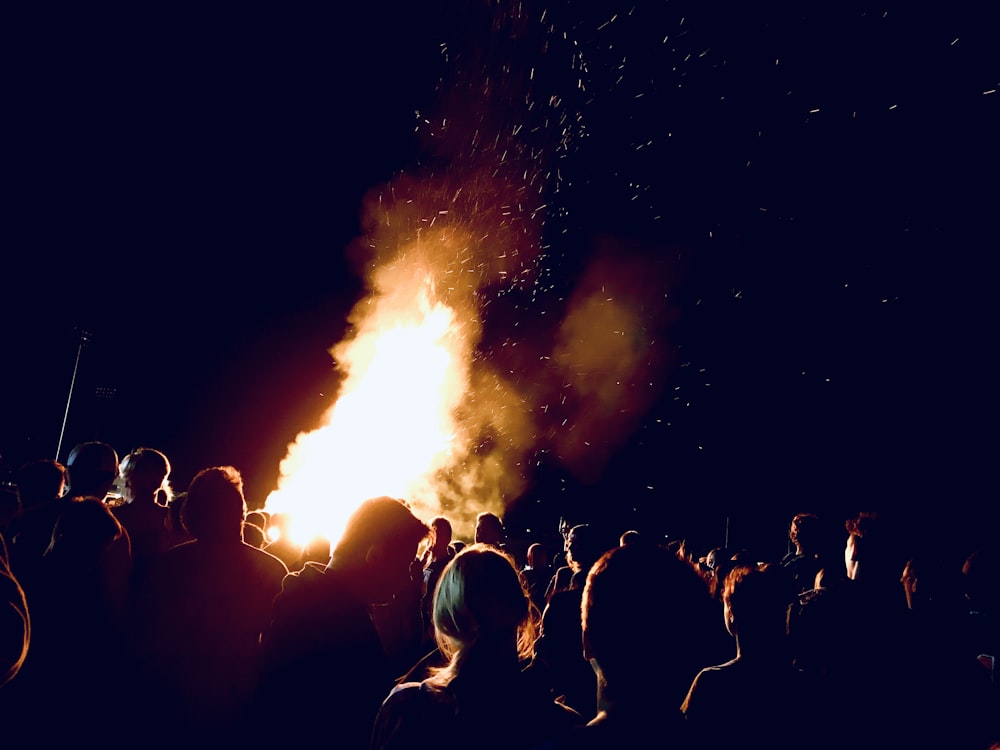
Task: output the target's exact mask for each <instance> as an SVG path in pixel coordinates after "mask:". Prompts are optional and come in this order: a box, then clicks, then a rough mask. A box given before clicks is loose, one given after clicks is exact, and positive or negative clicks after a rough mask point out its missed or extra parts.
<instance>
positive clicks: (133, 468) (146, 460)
mask: <svg viewBox="0 0 1000 750" xmlns="http://www.w3.org/2000/svg"><path fill="white" fill-rule="evenodd" d="M119 471H120V473H121V476H122V478H123V479H125V480H131V482H132V483H133V484H138V485H139V486H140V488H141V492H142V493H143V495H144V497H143V498H142V499H143V501H145V500H146V499H147V498H146V497H145V494H146V493H147V492H148V493H149V494H150V495H153V494H160V493H162V498H157V501H158V502H160V503H161V504H162V505H164V506H165V505H167V504H169V502H170V498H171V497H172V495H173V491H172V490H171V487H170V482H169V477H170V460H169V459H168V458H167V457H166V455H165V454H164V453H163V452H162V451H158V450H156V449H155V448H136V449H135V450H134V451H132V452H131V453H129V454H128V455H127V456H125V458H123V459H122V460H121V464H120V466H119Z"/></svg>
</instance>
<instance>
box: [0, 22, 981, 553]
mask: <svg viewBox="0 0 1000 750" xmlns="http://www.w3.org/2000/svg"><path fill="white" fill-rule="evenodd" d="M488 5H489V4H487V3H483V4H481V5H479V4H475V3H463V4H457V3H439V4H434V3H410V4H399V7H396V6H395V5H393V4H390V5H387V6H375V5H370V6H369V7H367V8H365V9H358V8H354V9H350V10H338V11H336V12H332V11H323V12H319V11H316V10H302V9H299V10H296V9H281V10H278V9H270V10H257V11H254V10H252V9H246V8H244V9H239V10H233V11H231V12H223V11H221V10H205V9H202V10H198V11H195V10H190V11H183V12H182V11H179V10H165V9H164V10H161V11H157V12H153V11H150V10H148V9H147V10H138V9H131V10H129V11H121V10H116V11H114V12H112V11H99V10H94V9H86V10H83V9H76V10H63V11H61V12H60V13H55V12H47V11H22V12H21V13H22V14H21V15H16V14H15V12H12V11H9V10H8V11H5V16H6V20H5V23H4V27H5V29H6V31H5V37H6V40H5V47H6V48H7V49H8V52H7V55H6V57H7V64H6V65H5V68H6V70H5V74H4V78H5V86H4V91H5V94H4V99H5V102H4V111H5V113H6V117H5V118H4V119H5V130H6V135H5V136H4V145H5V148H4V169H3V171H4V182H5V185H6V191H5V194H6V199H5V201H4V203H5V206H4V234H3V244H4V251H3V307H2V313H3V318H2V324H3V328H2V330H3V334H2V344H3V353H4V355H5V357H4V381H3V389H2V392H3V395H2V402H0V409H2V412H0V415H2V425H0V454H2V465H3V467H4V470H5V472H7V473H9V471H10V470H11V469H12V468H13V467H15V466H16V465H18V464H19V463H20V462H22V461H24V460H26V459H28V458H34V457H39V456H44V457H53V456H55V452H56V448H57V445H59V444H60V436H61V435H62V442H61V451H60V455H59V458H60V459H65V456H66V454H67V452H68V450H69V448H71V447H72V445H73V444H74V443H75V442H78V441H80V440H83V439H94V438H97V439H103V440H107V441H109V442H111V443H112V444H113V445H115V447H116V448H117V449H118V450H119V452H120V453H122V454H124V453H126V452H128V451H129V450H130V449H132V448H133V447H136V446H138V445H151V446H154V447H158V448H160V449H162V450H164V451H165V452H166V453H167V455H168V456H169V457H170V458H171V460H172V462H173V463H174V474H173V478H174V484H175V486H178V487H181V488H183V486H185V485H186V483H187V481H189V479H190V477H191V476H193V474H194V473H195V472H196V471H197V470H198V469H200V468H203V467H204V466H208V465H215V464H220V463H232V464H234V465H236V466H238V467H239V468H240V469H241V470H242V471H243V473H244V476H245V478H246V480H247V486H248V496H249V499H250V500H251V501H252V502H253V501H256V502H260V501H262V500H263V498H264V497H265V496H266V495H267V493H268V492H269V491H270V489H272V488H273V486H274V481H275V478H276V476H277V465H278V462H279V461H280V459H281V458H282V457H283V455H284V451H285V447H286V446H287V444H288V443H289V442H290V441H291V440H292V439H293V438H294V436H295V435H296V434H297V433H298V432H300V431H302V430H304V429H310V428H312V427H313V426H314V423H315V420H316V419H318V417H319V415H320V414H321V413H322V411H323V410H324V409H325V407H326V406H328V405H329V404H330V403H332V400H333V399H334V398H335V395H336V389H337V376H336V372H335V371H334V369H333V367H332V366H331V359H330V355H329V354H328V351H327V350H328V349H329V348H330V346H331V345H333V344H334V343H335V342H337V341H338V340H340V338H341V336H342V335H343V333H344V330H345V325H346V324H345V316H346V315H347V313H348V311H349V310H350V309H351V307H352V306H353V304H354V302H355V301H356V300H357V299H358V295H359V294H360V293H361V291H362V283H361V279H360V278H359V277H358V274H357V272H356V269H355V268H354V267H353V266H352V265H351V264H350V263H349V262H348V260H347V257H346V255H345V252H344V251H345V248H346V247H347V246H348V245H349V244H350V243H351V242H352V241H353V240H354V239H355V238H356V236H357V235H358V232H359V212H360V206H361V202H362V199H363V196H364V195H365V194H366V193H367V192H368V191H369V190H370V189H371V188H373V187H374V186H377V185H379V184H381V183H384V182H385V181H387V180H389V179H391V178H392V177H393V175H394V174H396V173H397V172H398V171H400V170H404V169H411V168H412V167H413V166H414V165H417V164H419V163H420V162H421V160H422V159H423V158H424V156H423V153H422V151H421V148H422V141H421V139H420V137H419V135H420V128H419V118H417V117H416V116H415V113H416V112H418V111H422V110H424V109H426V108H427V107H432V106H435V104H436V103H437V104H438V106H440V105H439V102H440V99H439V98H438V97H439V94H440V92H441V90H442V88H443V87H446V83H444V84H443V83H442V81H444V82H446V81H447V80H448V79H449V76H451V75H452V74H453V72H454V70H455V69H456V68H458V67H460V66H461V65H462V64H463V61H466V60H468V59H470V56H469V55H463V51H465V50H476V51H477V52H480V53H482V54H483V56H484V57H485V58H487V59H490V58H492V60H493V64H494V65H499V66H501V67H502V66H503V65H504V64H507V65H509V66H510V67H511V68H513V69H515V70H516V68H517V66H518V64H519V61H518V58H517V55H518V54H520V51H521V50H522V49H523V46H522V45H523V40H524V39H525V38H527V39H529V41H530V40H532V39H534V40H536V41H538V42H539V43H538V44H537V45H536V46H534V47H532V48H531V49H532V50H534V53H536V54H537V55H538V60H539V61H541V62H542V63H546V64H551V65H552V66H553V70H554V71H555V72H554V73H553V72H551V71H550V76H551V77H550V78H549V79H547V81H548V82H549V83H551V82H552V80H553V79H558V78H559V77H560V76H565V78H566V81H565V83H566V84H567V85H566V90H567V91H571V90H572V83H573V79H574V78H575V77H577V76H580V77H582V78H584V79H586V82H587V91H586V93H581V92H580V91H577V92H576V93H575V94H573V96H572V97H571V98H570V101H568V103H567V105H566V106H567V108H568V109H569V110H571V111H573V112H574V113H578V114H580V116H581V117H582V121H583V122H585V124H586V134H585V137H582V136H581V134H580V132H577V136H579V137H577V139H576V140H575V141H574V143H573V146H572V148H571V149H569V151H568V152H567V153H565V154H564V155H563V156H562V157H560V158H561V161H560V164H559V167H560V169H561V170H562V175H563V178H562V179H563V184H562V189H561V193H560V196H561V197H560V200H561V205H562V207H563V208H564V209H566V211H565V213H564V215H563V216H561V218H559V220H558V221H555V220H553V221H552V222H550V223H549V225H548V228H549V229H550V230H552V231H551V235H550V236H548V237H547V238H546V242H547V245H548V246H549V247H550V250H549V257H548V259H547V261H546V263H548V265H549V269H550V274H551V277H552V278H554V279H556V280H557V281H556V282H555V283H556V285H564V286H565V287H566V288H571V287H572V284H573V281H574V279H575V278H576V277H577V276H578V275H579V274H580V273H581V269H582V268H583V267H584V265H585V263H586V257H585V255H586V253H585V251H583V250H579V248H586V247H590V246H591V244H592V243H591V240H592V239H593V238H595V237H606V236H612V237H616V238H620V239H621V240H622V241H628V242H636V243H640V244H643V243H647V244H650V243H651V244H657V245H658V246H663V247H669V248H670V252H671V253H673V252H679V253H681V254H682V255H683V258H684V268H685V275H684V279H683V284H679V285H677V287H676V288H675V289H673V290H672V291H673V294H674V299H675V301H676V304H677V305H678V308H679V310H680V314H679V316H678V318H677V320H676V322H675V324H674V325H673V327H672V329H671V342H672V346H673V347H674V348H675V352H676V353H677V362H678V363H684V366H683V367H681V366H678V367H677V368H676V369H674V370H672V371H671V373H670V375H669V382H667V383H666V384H665V385H664V387H663V389H662V392H663V394H664V395H663V397H662V398H661V399H660V400H659V401H658V402H657V403H656V405H655V406H654V407H653V408H652V409H650V410H649V415H648V417H647V418H645V419H644V420H643V421H642V424H641V425H640V426H639V428H638V429H637V430H635V432H634V434H633V435H632V437H630V438H629V439H628V440H626V441H625V442H624V443H623V444H622V445H621V446H620V448H619V449H618V450H617V451H616V452H615V454H614V455H613V457H612V459H611V461H610V463H609V465H608V466H607V468H606V470H605V471H604V472H602V474H601V476H600V477H599V478H598V479H597V480H593V479H589V480H588V481H586V482H584V481H581V480H579V478H575V477H574V475H573V474H572V473H571V472H568V471H567V470H566V468H565V467H564V466H562V465H561V464H560V462H559V460H558V458H557V457H553V456H552V454H551V453H547V452H541V453H540V454H539V455H538V456H537V457H536V458H537V460H536V461H535V462H534V464H535V465H534V467H533V469H532V470H531V473H530V475H529V476H528V479H529V480H530V481H529V485H528V489H527V490H526V491H525V493H524V495H523V496H521V497H517V498H510V503H511V505H510V508H509V521H510V523H511V524H512V526H514V527H516V528H523V527H532V526H534V527H535V528H536V529H537V528H546V529H550V530H554V528H555V524H556V520H557V519H558V517H560V516H568V517H570V518H571V519H573V520H574V521H582V520H597V519H607V521H608V523H609V528H614V529H616V530H617V529H621V530H624V528H626V527H630V526H635V527H637V528H642V529H649V530H651V531H655V532H656V533H658V534H669V535H672V536H677V535H681V536H683V535H689V536H692V537H695V538H697V539H698V540H699V542H701V543H703V544H704V545H705V546H706V547H707V546H712V545H713V544H716V543H721V542H722V541H723V538H724V535H725V534H726V533H728V534H730V542H731V543H732V544H734V545H735V546H752V545H757V544H759V545H761V547H762V548H766V549H767V550H768V554H771V553H772V552H771V551H772V550H780V551H783V548H784V544H785V542H784V534H785V530H786V528H787V521H788V519H789V518H790V516H791V514H793V513H795V512H798V511H801V510H817V511H819V512H821V513H824V514H825V515H827V516H828V517H830V518H832V519H835V520H836V522H837V523H839V522H840V521H841V520H842V519H843V518H845V517H846V516H847V515H848V514H850V513H853V512H856V511H858V510H863V509H878V510H880V511H882V512H885V513H888V514H892V515H894V516H895V517H896V518H897V519H899V521H900V522H901V523H903V524H905V525H906V526H907V528H908V530H910V531H912V532H913V533H914V534H917V535H918V536H919V538H920V539H921V540H923V541H927V542H929V543H930V542H934V543H939V544H941V545H943V546H947V547H949V548H950V547H954V548H955V549H956V550H962V549H966V548H968V547H970V546H973V545H977V544H982V543H986V542H991V543H992V542H993V541H994V537H995V530H996V522H997V510H996V508H997V492H996V485H995V482H994V473H995V472H994V467H995V458H994V456H995V448H996V441H995V439H994V434H995V424H996V418H997V411H996V399H995V396H994V383H995V381H996V364H995V360H996V356H995V353H994V349H995V347H996V335H995V325H994V324H995V320H996V317H995V312H994V311H995V286H996V284H995V276H994V270H993V269H994V266H995V265H996V263H995V262H994V257H995V255H996V253H997V250H998V249H1000V247H998V240H997V225H996V221H997V206H998V205H1000V202H998V197H1000V196H998V189H997V182H998V180H997V175H998V169H997V167H998V163H997V162H998V159H997V153H998V149H997V145H996V134H997V132H1000V128H998V126H1000V117H998V114H1000V113H998V107H1000V94H997V93H993V92H994V90H995V89H996V88H997V87H998V85H1000V64H998V60H997V55H996V53H995V44H994V43H993V42H992V40H991V39H990V38H989V36H988V35H989V31H990V28H991V27H990V24H989V18H988V17H987V11H985V10H980V9H978V8H977V7H972V6H973V5H974V4H966V7H955V4H949V3H943V2H933V3H923V4H913V3H889V4H885V3H882V4H877V5H876V4H872V3H863V2H846V3H837V4H825V5H822V6H817V7H800V5H798V4H792V3H761V4H752V3H743V4H739V5H738V6H737V7H733V6H735V5H736V4H731V3H719V2H715V3H713V2H708V3H693V2H691V3H640V4H638V6H635V7H633V6H631V5H628V4H617V3H592V4H586V5H587V7H586V9H581V8H577V7H575V6H574V5H573V4H570V3H555V4H550V5H548V6H547V7H546V6H542V5H540V4H534V3H527V4H522V5H520V6H518V7H520V8H522V9H523V15H522V16H520V17H519V20H518V22H517V23H510V24H505V23H498V22H497V20H496V19H497V16H495V15H494V13H493V12H492V11H491V10H490V9H489V8H488V7H487V6H488ZM915 5H919V6H920V7H913V6H915ZM543 11H544V15H543ZM503 13H507V14H508V17H510V16H511V15H512V14H511V12H510V11H507V10H504V9H501V11H500V15H501V16H502V15H503ZM543 19H544V20H543ZM508 20H509V18H508ZM511 29H519V30H520V31H519V32H518V33H520V34H522V36H520V37H517V38H515V35H514V34H513V32H512V31H511ZM563 32H566V33H565V34H564V33H563ZM533 35H534V36H533ZM567 39H570V40H572V44H570V43H568V42H566V40H567ZM443 44H444V45H446V46H447V47H448V49H449V52H450V54H448V55H445V54H443V53H442V45H443ZM560 45H562V46H561V47H560ZM574 45H575V46H574ZM543 48H544V50H545V51H544V52H540V51H539V50H542V49H543ZM565 49H576V50H582V55H583V56H584V57H585V58H586V61H587V69H586V71H585V72H584V73H581V71H579V70H572V69H571V66H570V65H569V64H568V59H569V56H568V55H565V56H560V54H561V51H562V50H565ZM466 73H468V71H466ZM473 74H474V71H473ZM469 106H475V104H474V102H471V103H469ZM647 144H649V145H647ZM636 186H639V187H638V188H637V187H636ZM554 300H555V295H553V296H552V297H551V298H545V297H544V296H542V297H540V298H533V301H532V304H533V305H534V306H536V307H539V306H540V307H544V306H545V305H547V304H553V305H555V302H554ZM494 309H497V310H499V312H496V313H495V315H496V316H497V318H495V320H501V322H499V323H496V322H495V323H494V325H496V326H503V325H505V324H506V323H505V322H504V321H506V320H507V318H505V317H503V315H504V313H506V315H507V316H508V317H509V316H511V315H513V314H514V313H513V312H512V310H511V309H506V310H505V309H504V307H503V305H500V304H498V305H495V306H494ZM529 315H530V314H529ZM486 323H487V326H488V327H489V326H490V325H491V322H490V319H489V318H487V320H486ZM83 332H85V333H86V339H87V343H86V344H85V345H84V346H81V333H83ZM78 355H79V359H77V357H78ZM74 372H75V374H76V378H75V381H73V380H72V378H73V375H74ZM71 383H73V397H72V401H71V408H70V409H69V412H68V419H67V421H66V430H65V433H62V423H63V418H64V415H65V414H66V405H67V399H68V394H69V391H70V387H71ZM648 488H653V489H652V490H650V489H648Z"/></svg>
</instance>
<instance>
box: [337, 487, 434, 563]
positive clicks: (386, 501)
mask: <svg viewBox="0 0 1000 750" xmlns="http://www.w3.org/2000/svg"><path fill="white" fill-rule="evenodd" d="M429 533H430V528H429V527H428V526H427V524H425V523H424V522H423V521H421V520H420V519H419V518H417V517H416V516H415V515H413V511H412V510H410V507H409V505H408V504H407V503H406V502H405V501H403V500H399V499H397V498H394V497H386V496H383V497H373V498H370V499H368V500H365V501H364V502H363V503H361V505H359V506H358V508H357V509H356V510H355V511H354V512H353V513H352V514H351V517H350V518H349V519H347V525H346V526H345V527H344V533H343V534H342V535H341V537H340V540H339V541H338V542H337V543H336V545H334V548H333V557H334V558H335V559H336V560H338V561H339V562H341V563H347V564H349V565H353V564H357V563H361V562H363V561H364V559H365V557H366V556H367V554H368V550H369V549H370V548H371V547H372V546H373V545H375V544H386V545H389V546H391V547H396V546H398V545H400V546H406V547H411V546H412V547H413V548H414V549H415V548H416V547H417V546H418V545H419V544H420V542H421V541H423V539H424V537H426V536H427V535H428V534H429Z"/></svg>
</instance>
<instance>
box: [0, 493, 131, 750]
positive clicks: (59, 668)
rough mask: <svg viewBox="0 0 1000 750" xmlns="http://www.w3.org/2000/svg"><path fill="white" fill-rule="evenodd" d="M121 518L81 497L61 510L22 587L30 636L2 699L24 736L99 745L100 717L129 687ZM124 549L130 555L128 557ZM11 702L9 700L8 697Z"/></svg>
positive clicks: (95, 501) (125, 566)
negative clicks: (18, 668) (44, 717)
mask: <svg viewBox="0 0 1000 750" xmlns="http://www.w3.org/2000/svg"><path fill="white" fill-rule="evenodd" d="M123 537H124V531H123V529H122V527H121V524H119V523H118V521H117V520H116V519H115V517H114V515H113V514H112V513H111V510H110V509H109V508H108V507H107V505H105V504H104V502H103V501H102V500H99V499H97V498H95V497H85V498H84V497H77V498H75V499H73V500H71V501H70V502H69V504H68V505H67V507H66V509H65V510H64V511H63V512H62V514H60V516H59V518H58V519H57V521H56V525H55V527H54V529H53V534H52V540H51V542H50V544H49V547H48V548H47V549H46V551H45V554H44V556H43V557H42V560H41V562H40V564H39V567H38V568H37V570H36V571H35V574H34V575H33V576H32V578H31V580H30V582H27V583H25V585H24V592H25V598H26V602H27V606H28V612H29V614H30V624H31V635H30V646H29V651H28V655H27V658H26V659H25V661H24V664H23V666H22V669H21V672H20V674H19V675H18V678H17V680H15V681H14V682H12V683H11V685H10V686H9V687H10V689H11V690H12V691H13V693H12V694H11V695H10V696H4V698H0V705H4V704H6V705H5V708H7V709H8V710H10V711H15V710H16V711H18V712H19V713H20V714H21V716H22V717H28V716H35V717H37V716H39V714H47V718H48V720H47V721H46V720H41V721H39V720H37V719H36V720H35V721H24V722H22V723H19V724H18V728H19V729H22V730H24V732H23V733H18V735H16V736H17V737H18V738H19V740H20V741H21V742H25V743H40V744H42V745H44V744H48V743H54V744H63V743H68V742H81V743H88V744H90V743H95V742H98V741H101V740H104V741H107V740H108V739H109V738H107V737H103V736H102V734H103V732H102V730H101V729H100V728H99V727H100V722H98V721H96V720H95V718H96V717H98V716H100V715H101V714H102V713H103V711H104V710H105V704H106V701H107V700H108V697H109V696H117V695H119V694H121V693H123V692H124V682H123V680H124V678H125V675H126V663H125V648H124V638H123V636H124V603H125V594H126V590H127V588H126V587H127V582H128V577H129V572H130V560H129V558H128V557H127V549H128V548H127V547H124V546H122V545H120V544H118V542H119V540H121V539H122V538H123ZM123 554H124V555H125V556H124V557H123V556H122V555H123ZM8 697H9V698H10V699H11V702H10V703H7V702H6V700H5V699H6V698H8Z"/></svg>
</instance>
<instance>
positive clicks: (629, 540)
mask: <svg viewBox="0 0 1000 750" xmlns="http://www.w3.org/2000/svg"><path fill="white" fill-rule="evenodd" d="M638 542H639V532H638V531H636V530H635V529H629V530H628V531H626V532H625V533H623V534H622V535H621V536H620V537H619V538H618V546H619V547H627V546H628V545H630V544H637V543H638Z"/></svg>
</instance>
